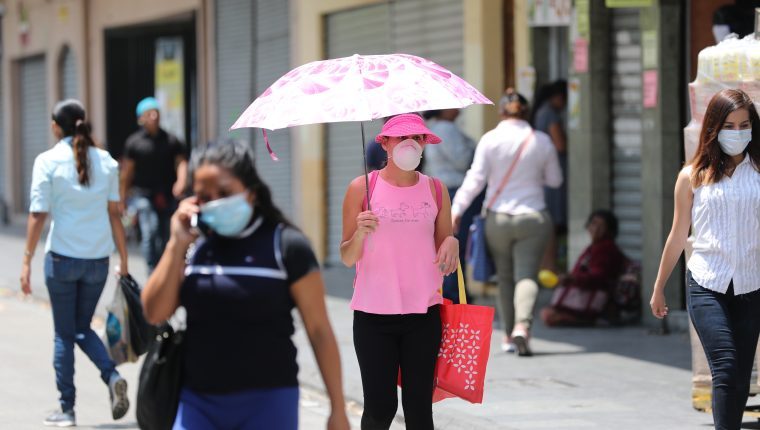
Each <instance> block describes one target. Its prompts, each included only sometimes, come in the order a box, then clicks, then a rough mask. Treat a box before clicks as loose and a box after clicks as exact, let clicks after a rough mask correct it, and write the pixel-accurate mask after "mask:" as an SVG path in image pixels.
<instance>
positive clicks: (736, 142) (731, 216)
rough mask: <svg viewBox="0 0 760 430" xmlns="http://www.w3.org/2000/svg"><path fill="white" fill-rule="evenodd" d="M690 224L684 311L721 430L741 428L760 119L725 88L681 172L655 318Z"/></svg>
mask: <svg viewBox="0 0 760 430" xmlns="http://www.w3.org/2000/svg"><path fill="white" fill-rule="evenodd" d="M690 226H693V234H694V239H695V240H694V252H693V253H692V255H691V258H690V259H689V262H688V265H687V267H688V271H687V273H686V283H687V290H688V294H687V300H686V303H687V307H688V309H689V316H690V317H691V320H692V322H693V323H694V328H695V329H696V330H697V334H698V335H699V340H700V342H701V343H702V346H703V347H704V350H705V353H706V354H707V360H708V361H709V363H710V370H711V372H712V384H713V388H712V389H713V393H712V406H713V407H712V410H713V419H714V420H715V428H716V430H738V429H739V428H740V427H741V422H742V415H743V414H744V407H745V405H746V404H747V396H748V394H749V383H750V376H751V374H752V361H753V358H754V356H755V348H756V346H757V340H758V333H760V291H758V289H759V288H760V266H759V265H758V261H760V118H758V115H757V110H756V109H755V106H754V105H753V104H752V100H750V98H749V96H748V95H747V94H746V93H744V92H743V91H740V90H723V91H721V92H719V93H718V94H716V95H715V96H714V97H713V98H712V100H711V101H710V104H709V105H708V106H707V112H706V113H705V119H704V122H703V124H702V133H701V135H700V137H699V147H698V148H697V154H696V155H695V157H694V160H693V161H692V162H691V164H689V165H688V166H686V167H684V168H683V170H681V172H680V173H679V174H678V179H677V180H676V188H675V210H674V213H673V227H672V228H671V230H670V235H669V236H668V240H667V242H666V243H665V249H664V250H663V251H662V260H661V261H660V270H659V271H658V273H657V280H656V281H655V284H654V292H653V293H652V300H651V302H650V304H651V306H652V313H653V314H654V316H656V317H657V318H664V317H665V316H666V315H667V314H668V307H667V305H666V303H665V293H664V290H665V283H666V282H667V280H668V277H670V273H671V272H672V271H673V267H674V266H675V264H676V262H677V261H678V258H679V257H680V256H681V252H683V249H684V246H685V245H686V240H687V237H688V234H689V227H690Z"/></svg>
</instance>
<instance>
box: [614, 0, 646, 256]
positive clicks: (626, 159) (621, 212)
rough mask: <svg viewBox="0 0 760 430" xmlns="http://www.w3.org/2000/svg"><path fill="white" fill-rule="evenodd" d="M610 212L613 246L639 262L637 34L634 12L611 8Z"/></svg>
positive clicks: (639, 63)
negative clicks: (614, 221)
mask: <svg viewBox="0 0 760 430" xmlns="http://www.w3.org/2000/svg"><path fill="white" fill-rule="evenodd" d="M611 31H612V37H611V40H612V44H611V47H612V69H613V73H612V91H611V94H612V118H613V121H612V144H613V147H612V209H613V211H614V213H615V215H617V217H618V219H619V221H620V233H619V235H618V239H617V243H618V245H620V247H621V248H622V250H623V251H624V252H625V253H626V255H628V257H629V258H632V259H635V260H637V261H641V246H642V225H641V142H642V124H641V112H642V104H641V102H642V93H641V91H642V88H641V87H642V85H641V71H642V68H641V31H640V28H639V12H638V10H637V9H612V29H611Z"/></svg>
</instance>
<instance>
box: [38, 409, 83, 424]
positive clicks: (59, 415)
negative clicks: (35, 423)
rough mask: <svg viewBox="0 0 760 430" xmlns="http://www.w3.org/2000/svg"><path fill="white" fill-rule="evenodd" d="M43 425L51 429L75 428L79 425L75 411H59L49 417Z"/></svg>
mask: <svg viewBox="0 0 760 430" xmlns="http://www.w3.org/2000/svg"><path fill="white" fill-rule="evenodd" d="M42 423H43V424H45V425H46V426H50V427H74V426H76V425H77V418H76V415H74V410H73V409H72V410H69V411H61V410H59V411H55V412H53V413H52V414H50V415H48V417H47V418H45V421H43V422H42Z"/></svg>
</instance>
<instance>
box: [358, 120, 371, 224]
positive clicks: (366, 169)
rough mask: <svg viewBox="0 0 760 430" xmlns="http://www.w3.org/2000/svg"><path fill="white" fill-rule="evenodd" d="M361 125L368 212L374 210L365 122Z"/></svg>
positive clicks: (361, 122)
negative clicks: (370, 197) (370, 194)
mask: <svg viewBox="0 0 760 430" xmlns="http://www.w3.org/2000/svg"><path fill="white" fill-rule="evenodd" d="M359 125H360V126H361V129H362V157H364V191H365V192H366V193H367V210H372V207H371V206H370V203H369V172H368V170H369V169H368V168H367V148H366V143H365V140H366V139H365V138H364V121H359Z"/></svg>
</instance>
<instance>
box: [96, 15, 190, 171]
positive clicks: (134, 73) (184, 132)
mask: <svg viewBox="0 0 760 430" xmlns="http://www.w3.org/2000/svg"><path fill="white" fill-rule="evenodd" d="M195 19H196V18H195V15H194V14H189V15H184V16H182V17H178V18H175V19H172V20H167V21H161V22H152V23H146V24H141V25H136V26H129V27H120V28H112V29H108V30H106V32H105V48H106V53H105V54H106V55H105V58H106V139H107V147H108V150H109V152H110V153H111V155H112V156H113V157H114V158H116V159H117V160H118V159H119V158H120V157H121V155H122V153H123V150H124V143H125V141H126V139H127V137H129V135H130V134H132V133H133V132H135V131H136V130H137V129H138V125H137V121H136V117H135V107H136V106H137V103H138V102H139V101H140V100H141V99H143V98H144V97H148V96H156V83H157V82H156V63H157V57H158V58H159V60H158V61H164V60H165V59H166V58H168V57H171V59H173V60H174V59H176V60H177V61H179V62H180V65H177V64H176V63H175V66H176V67H178V68H179V70H180V73H179V74H178V76H175V77H173V78H172V79H173V81H172V82H173V83H175V84H177V85H176V87H177V88H174V89H173V91H174V94H173V97H174V100H175V101H176V100H179V101H180V102H179V103H176V104H177V105H178V106H175V109H174V110H173V112H172V113H173V114H174V115H173V118H172V121H173V124H174V125H175V127H177V128H178V129H177V130H176V132H175V134H178V135H180V136H181V137H182V138H183V140H184V141H185V142H186V143H187V144H188V146H190V147H191V148H192V147H194V146H195V144H196V143H197V136H198V121H197V117H198V115H197V111H198V102H197V73H196V70H197V65H196V35H195ZM167 45H169V49H167V48H166V46H167ZM159 53H160V55H159ZM179 53H181V54H179ZM177 55H179V56H177ZM175 56H177V57H176V58H175ZM159 84H160V85H164V84H163V83H159ZM168 116H169V115H166V114H162V120H161V123H162V126H165V119H168ZM176 124H181V125H179V126H177V125H176Z"/></svg>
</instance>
